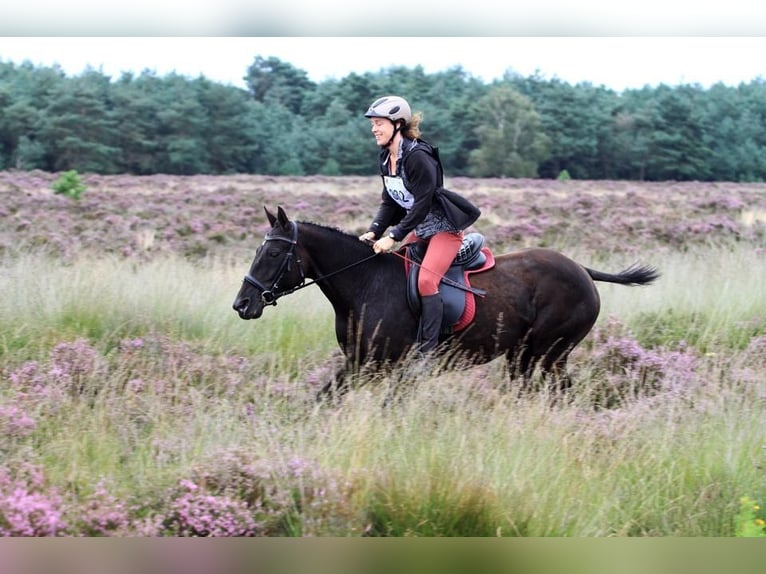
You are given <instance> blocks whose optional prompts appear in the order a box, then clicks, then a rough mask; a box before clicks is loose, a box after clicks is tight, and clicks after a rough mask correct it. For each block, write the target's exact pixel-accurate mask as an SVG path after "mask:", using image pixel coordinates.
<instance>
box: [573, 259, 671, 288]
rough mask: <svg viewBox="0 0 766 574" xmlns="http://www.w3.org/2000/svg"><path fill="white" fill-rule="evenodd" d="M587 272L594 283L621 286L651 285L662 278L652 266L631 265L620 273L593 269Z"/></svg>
mask: <svg viewBox="0 0 766 574" xmlns="http://www.w3.org/2000/svg"><path fill="white" fill-rule="evenodd" d="M585 270H586V271H587V272H588V275H590V276H591V279H593V280H594V281H606V282H607V283H619V284H620V285H650V284H651V283H653V282H654V280H655V279H657V278H658V277H659V276H660V272H659V271H657V269H656V268H655V267H652V266H650V265H639V264H637V263H635V264H633V265H631V266H630V267H628V268H627V269H624V270H623V271H620V272H619V273H616V274H615V273H603V272H601V271H595V270H593V269H588V268H587V267H586V268H585Z"/></svg>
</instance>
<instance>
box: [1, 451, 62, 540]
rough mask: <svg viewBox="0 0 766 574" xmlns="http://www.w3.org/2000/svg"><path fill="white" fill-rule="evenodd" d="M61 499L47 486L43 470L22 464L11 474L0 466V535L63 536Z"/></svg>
mask: <svg viewBox="0 0 766 574" xmlns="http://www.w3.org/2000/svg"><path fill="white" fill-rule="evenodd" d="M66 533H67V523H66V522H65V520H64V517H63V511H62V499H61V496H60V495H59V494H58V493H57V492H56V491H55V490H54V489H47V488H46V485H45V482H44V480H43V477H42V473H41V472H40V470H39V469H38V468H36V467H31V466H27V465H24V466H22V467H21V468H20V469H19V470H18V471H17V472H16V474H15V476H14V475H12V474H11V473H10V472H9V471H8V469H6V468H0V536H62V535H65V534H66Z"/></svg>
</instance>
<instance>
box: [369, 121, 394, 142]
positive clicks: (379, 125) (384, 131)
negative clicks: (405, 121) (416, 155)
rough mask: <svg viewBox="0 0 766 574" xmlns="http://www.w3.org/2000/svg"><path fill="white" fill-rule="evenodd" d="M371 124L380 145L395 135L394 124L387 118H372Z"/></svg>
mask: <svg viewBox="0 0 766 574" xmlns="http://www.w3.org/2000/svg"><path fill="white" fill-rule="evenodd" d="M370 126H371V128H372V135H373V136H375V143H377V144H378V145H385V144H386V143H388V141H389V140H390V139H391V136H393V135H394V124H393V122H391V121H390V120H387V119H386V118H370Z"/></svg>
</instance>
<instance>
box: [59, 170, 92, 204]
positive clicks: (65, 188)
mask: <svg viewBox="0 0 766 574" xmlns="http://www.w3.org/2000/svg"><path fill="white" fill-rule="evenodd" d="M51 189H53V192H54V193H56V194H59V195H64V196H66V197H69V198H71V199H80V196H81V195H82V194H83V193H84V192H85V189H86V188H85V184H84V183H83V182H82V179H81V178H80V174H78V173H77V170H75V169H70V170H69V171H65V172H64V173H62V174H61V175H60V176H59V178H58V179H57V180H56V181H54V182H53V183H52V184H51Z"/></svg>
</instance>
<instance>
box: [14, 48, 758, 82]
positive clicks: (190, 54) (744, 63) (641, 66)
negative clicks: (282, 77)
mask: <svg viewBox="0 0 766 574" xmlns="http://www.w3.org/2000/svg"><path fill="white" fill-rule="evenodd" d="M765 54H766V37H750V38H747V37H394V38H392V37H256V38H253V37H3V38H0V60H2V61H4V62H9V61H10V62H13V63H16V64H20V63H22V62H23V61H25V60H27V61H30V62H32V63H33V64H35V65H46V66H50V65H53V64H58V65H60V66H61V67H62V68H63V70H64V71H65V72H66V73H67V75H77V74H80V73H81V72H82V71H83V70H85V68H86V67H87V66H90V67H92V68H95V69H101V70H102V71H103V72H104V73H105V74H107V75H110V76H112V78H113V79H116V78H117V77H119V75H120V74H121V73H122V72H124V71H132V72H135V73H140V72H141V71H142V70H145V69H148V70H152V71H154V72H156V73H158V74H159V75H164V74H166V73H169V72H173V71H174V72H177V73H179V74H183V75H186V76H191V77H197V76H199V75H204V76H205V77H207V78H209V79H211V80H215V81H218V82H223V83H227V84H231V85H235V86H241V87H244V82H243V81H242V77H243V76H244V75H245V73H246V71H247V67H248V66H249V65H250V64H252V62H253V60H254V59H255V57H256V56H263V57H269V56H274V57H277V58H279V59H281V60H283V61H285V62H288V63H290V64H292V65H294V66H295V67H297V68H300V69H302V70H305V71H306V72H307V73H308V75H309V77H310V78H311V79H312V80H314V81H317V82H319V81H322V80H325V79H328V78H340V77H343V76H345V75H347V74H349V73H350V72H359V73H361V72H365V71H372V72H375V71H378V70H380V69H381V68H387V67H389V66H393V65H403V66H406V67H414V66H417V65H421V66H423V68H424V70H425V71H426V72H427V73H433V72H436V71H440V70H445V69H448V68H450V67H453V66H457V65H460V66H462V67H463V69H465V70H466V71H467V72H469V73H470V74H472V75H474V76H476V77H479V78H481V79H482V80H485V81H491V80H493V79H495V78H499V77H502V75H503V74H504V73H505V72H506V71H508V70H511V71H514V72H517V73H519V74H521V75H523V76H527V75H531V74H533V73H535V72H536V71H537V72H540V73H541V74H542V75H543V76H544V77H548V78H553V77H556V78H559V79H561V80H564V81H566V82H569V83H572V84H574V83H578V82H591V83H593V84H596V85H602V84H603V85H605V86H607V87H610V88H613V89H615V90H618V91H619V90H623V89H625V88H632V87H642V86H644V85H647V84H648V85H657V84H659V83H665V84H669V85H677V84H680V83H699V84H701V85H703V86H704V87H708V86H710V85H711V84H713V83H716V82H719V81H720V82H724V83H726V84H729V85H736V84H738V83H739V82H748V81H750V80H753V79H755V78H757V77H759V76H760V77H764V75H766V64H765V62H766V57H764V55H765Z"/></svg>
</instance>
